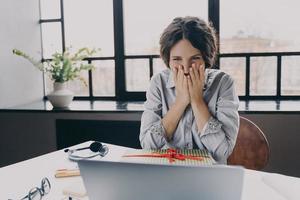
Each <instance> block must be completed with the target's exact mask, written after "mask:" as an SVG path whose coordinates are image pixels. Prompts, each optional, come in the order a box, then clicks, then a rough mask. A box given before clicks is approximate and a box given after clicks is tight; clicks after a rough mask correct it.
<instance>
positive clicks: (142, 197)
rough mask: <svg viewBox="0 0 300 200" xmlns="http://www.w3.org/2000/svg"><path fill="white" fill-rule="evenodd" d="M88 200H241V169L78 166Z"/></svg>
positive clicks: (87, 163)
mask: <svg viewBox="0 0 300 200" xmlns="http://www.w3.org/2000/svg"><path fill="white" fill-rule="evenodd" d="M78 165H79V169H80V173H81V176H82V178H83V182H84V185H85V188H86V190H87V193H88V196H89V200H100V199H101V200H160V199H163V200H183V199H186V200H196V199H197V200H200V199H201V200H223V199H224V200H227V199H228V200H240V199H241V193H242V187H243V177H244V170H243V169H242V168H240V167H229V166H224V165H213V166H172V165H155V164H140V163H126V162H109V161H99V160H81V161H79V162H78Z"/></svg>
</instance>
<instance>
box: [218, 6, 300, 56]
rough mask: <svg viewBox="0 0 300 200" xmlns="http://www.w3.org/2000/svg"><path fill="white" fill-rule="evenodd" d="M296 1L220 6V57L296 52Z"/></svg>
mask: <svg viewBox="0 0 300 200" xmlns="http://www.w3.org/2000/svg"><path fill="white" fill-rule="evenodd" d="M299 8H300V1H298V0H272V1H261V0H251V1H241V0H226V3H225V2H224V3H220V38H221V39H220V49H221V52H222V53H234V52H272V51H299V50H300V37H299V35H300V26H298V24H299V18H300V12H299Z"/></svg>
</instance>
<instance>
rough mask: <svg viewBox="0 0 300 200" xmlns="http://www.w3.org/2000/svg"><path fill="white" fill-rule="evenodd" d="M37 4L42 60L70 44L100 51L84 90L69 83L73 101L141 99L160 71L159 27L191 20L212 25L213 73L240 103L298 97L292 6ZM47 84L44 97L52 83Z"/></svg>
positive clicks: (190, 1) (278, 2) (212, 1)
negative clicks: (231, 84)
mask: <svg viewBox="0 0 300 200" xmlns="http://www.w3.org/2000/svg"><path fill="white" fill-rule="evenodd" d="M40 2H41V20H40V22H41V28H42V39H43V59H47V58H50V56H51V55H52V54H53V53H54V52H56V51H63V50H64V49H65V48H66V47H70V46H72V48H73V49H74V50H76V49H78V48H81V47H89V48H101V51H100V52H99V53H98V54H97V55H95V56H94V57H92V58H89V59H87V61H86V62H90V63H93V64H95V66H96V69H95V70H93V71H90V72H86V73H83V74H82V76H83V77H85V78H86V80H87V86H88V87H84V85H82V83H81V82H78V81H74V82H70V83H69V87H70V88H71V89H72V90H73V91H75V95H76V97H75V98H81V99H115V100H144V99H145V91H146V90H147V88H148V87H149V80H150V78H151V77H152V76H153V74H155V73H158V72H160V71H161V70H163V69H165V65H164V63H163V62H162V60H161V59H160V58H159V38H160V34H161V33H162V31H163V28H165V27H166V25H167V24H169V23H170V21H171V20H172V19H173V18H174V17H177V16H188V15H190V16H198V17H201V18H203V19H205V20H209V21H212V22H213V24H214V25H215V28H216V30H217V32H218V33H219V37H220V38H219V41H220V55H219V60H218V62H217V65H216V67H217V68H220V69H221V70H224V71H225V72H227V73H229V74H230V75H231V76H232V77H233V78H234V80H235V82H236V89H237V93H238V95H239V96H240V98H241V99H296V98H300V90H299V87H298V85H300V78H299V77H298V76H297V74H299V72H300V71H299V69H300V68H299V65H300V51H299V50H300V39H298V38H299V37H298V36H299V35H300V26H296V24H297V19H298V18H299V17H300V14H299V12H297V8H298V7H299V6H300V3H298V1H297V0H274V1H272V2H269V1H259V0H253V1H240V0H228V1H226V3H224V2H223V3H221V2H220V0H203V1H202V0H187V1H182V0H164V1H160V0H152V1H149V0H142V1H141V0H101V1H99V0H88V1H84V0H40ZM253 13H255V14H253ZM280 13H284V15H282V14H280ZM218 16H220V18H219V17H218ZM45 83H46V84H45V89H46V93H47V92H48V91H50V90H51V86H52V84H51V81H50V80H49V79H46V81H45Z"/></svg>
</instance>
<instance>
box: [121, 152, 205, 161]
mask: <svg viewBox="0 0 300 200" xmlns="http://www.w3.org/2000/svg"><path fill="white" fill-rule="evenodd" d="M123 157H155V158H167V159H168V160H169V162H170V163H172V162H175V160H182V161H184V160H186V159H189V160H198V161H201V160H203V156H192V155H184V154H181V153H178V152H177V150H176V149H167V152H166V153H151V154H135V155H124V156H123Z"/></svg>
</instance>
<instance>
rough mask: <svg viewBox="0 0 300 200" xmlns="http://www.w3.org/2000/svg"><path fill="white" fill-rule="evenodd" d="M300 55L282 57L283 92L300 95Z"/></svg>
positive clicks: (283, 93)
mask: <svg viewBox="0 0 300 200" xmlns="http://www.w3.org/2000/svg"><path fill="white" fill-rule="evenodd" d="M299 74H300V57H299V56H286V57H282V65H281V94H282V95H300V87H299V86H300V76H299Z"/></svg>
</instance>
